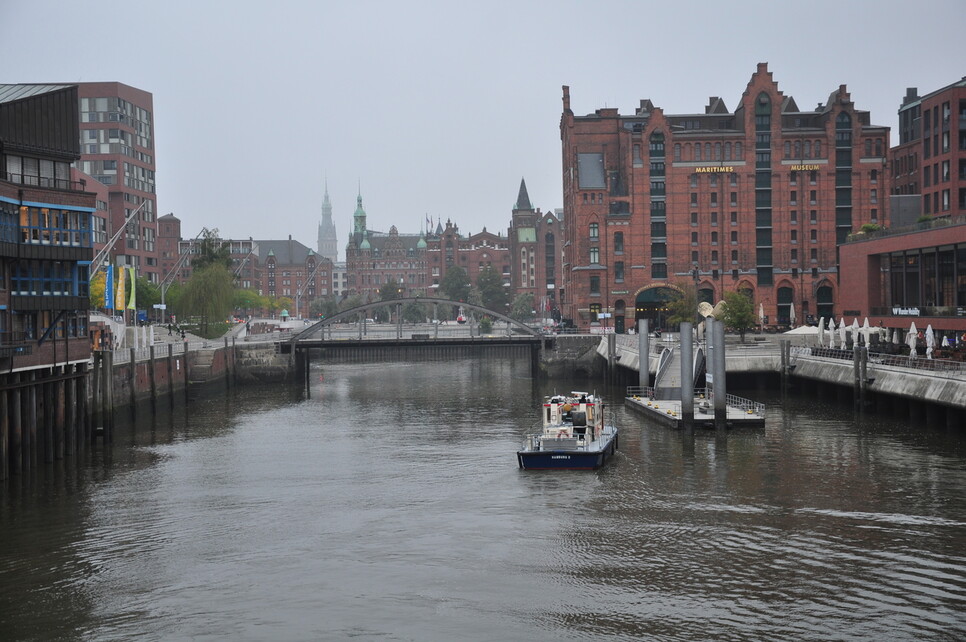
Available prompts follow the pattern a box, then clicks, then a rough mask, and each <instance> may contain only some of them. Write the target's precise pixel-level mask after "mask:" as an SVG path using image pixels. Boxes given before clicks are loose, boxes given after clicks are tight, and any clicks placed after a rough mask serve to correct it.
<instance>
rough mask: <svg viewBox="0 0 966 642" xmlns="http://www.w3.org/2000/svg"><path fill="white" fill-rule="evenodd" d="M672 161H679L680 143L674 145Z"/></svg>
mask: <svg viewBox="0 0 966 642" xmlns="http://www.w3.org/2000/svg"><path fill="white" fill-rule="evenodd" d="M674 160H675V161H680V160H681V143H674Z"/></svg>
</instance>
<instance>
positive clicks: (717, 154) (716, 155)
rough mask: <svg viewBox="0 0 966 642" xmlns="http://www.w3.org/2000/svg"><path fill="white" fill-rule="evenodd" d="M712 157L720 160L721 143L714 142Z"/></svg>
mask: <svg viewBox="0 0 966 642" xmlns="http://www.w3.org/2000/svg"><path fill="white" fill-rule="evenodd" d="M714 159H715V160H717V161H719V160H721V143H715V144H714Z"/></svg>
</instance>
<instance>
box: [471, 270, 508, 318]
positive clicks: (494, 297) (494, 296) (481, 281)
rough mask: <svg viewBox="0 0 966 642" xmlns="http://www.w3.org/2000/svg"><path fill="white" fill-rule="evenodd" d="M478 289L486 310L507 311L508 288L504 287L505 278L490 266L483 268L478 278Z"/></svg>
mask: <svg viewBox="0 0 966 642" xmlns="http://www.w3.org/2000/svg"><path fill="white" fill-rule="evenodd" d="M476 287H477V288H479V290H480V299H481V302H482V305H483V307H484V308H489V309H490V310H496V311H497V312H500V313H502V312H503V311H504V310H505V309H506V303H507V300H506V299H507V297H506V288H505V287H503V277H502V276H501V275H500V274H499V273H498V272H497V271H496V270H494V269H493V268H492V267H490V266H489V265H488V266H486V267H485V268H483V271H482V272H480V274H479V276H477V277H476Z"/></svg>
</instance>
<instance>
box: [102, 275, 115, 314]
mask: <svg viewBox="0 0 966 642" xmlns="http://www.w3.org/2000/svg"><path fill="white" fill-rule="evenodd" d="M113 302H114V266H113V265H108V266H107V268H106V269H105V270H104V307H105V308H113V307H114V305H113Z"/></svg>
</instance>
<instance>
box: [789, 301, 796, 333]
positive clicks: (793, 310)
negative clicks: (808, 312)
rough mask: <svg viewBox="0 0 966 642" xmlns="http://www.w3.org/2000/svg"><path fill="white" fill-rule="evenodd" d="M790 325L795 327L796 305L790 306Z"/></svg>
mask: <svg viewBox="0 0 966 642" xmlns="http://www.w3.org/2000/svg"><path fill="white" fill-rule="evenodd" d="M788 325H790V326H792V327H793V328H794V327H795V304H794V303H789V304H788Z"/></svg>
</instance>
